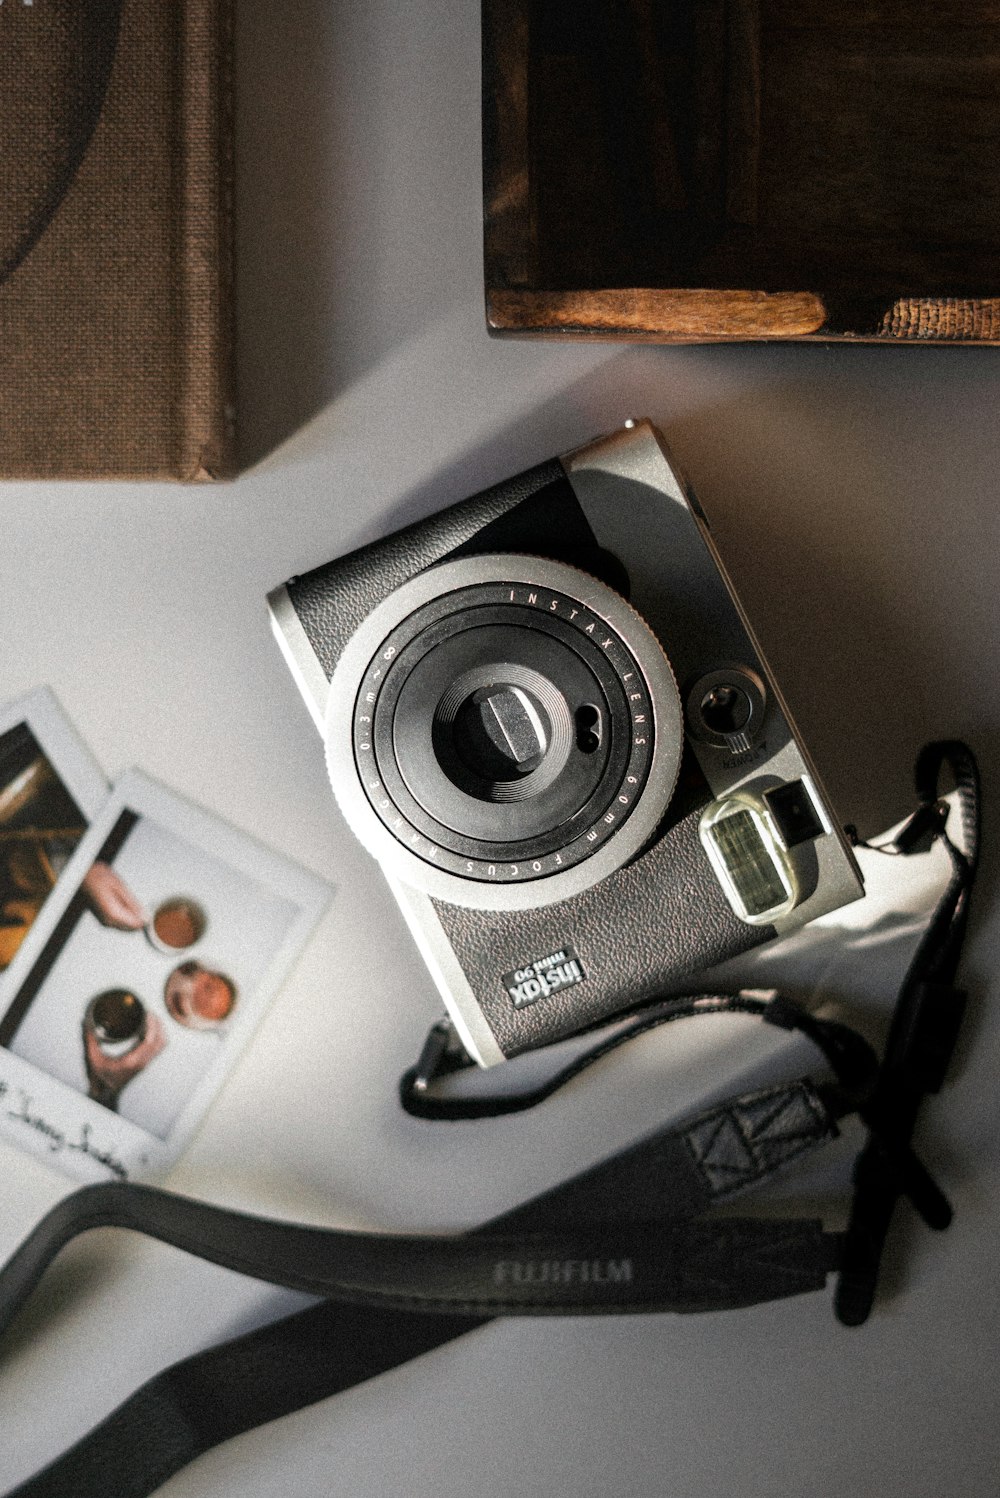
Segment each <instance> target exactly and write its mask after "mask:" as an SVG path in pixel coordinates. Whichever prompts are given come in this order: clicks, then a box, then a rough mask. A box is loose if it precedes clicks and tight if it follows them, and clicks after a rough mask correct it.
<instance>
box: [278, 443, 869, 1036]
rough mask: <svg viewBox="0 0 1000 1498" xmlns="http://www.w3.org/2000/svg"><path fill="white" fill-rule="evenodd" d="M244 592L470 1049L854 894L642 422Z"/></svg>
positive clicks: (814, 794) (745, 639) (598, 1012)
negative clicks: (258, 594)
mask: <svg viewBox="0 0 1000 1498" xmlns="http://www.w3.org/2000/svg"><path fill="white" fill-rule="evenodd" d="M268 602H269V607H270V611H271V618H272V625H273V628H274V632H275V635H276V638H277V640H278V643H279V645H280V646H281V648H282V651H283V653H284V656H285V659H286V661H287V663H288V665H289V668H290V669H291V671H292V674H293V676H294V678H295V680H296V682H297V684H298V686H299V689H300V691H301V693H302V695H303V697H304V699H305V701H306V703H307V705H308V707H309V709H310V712H311V714H312V716H313V719H314V721H315V722H316V725H317V727H318V728H319V729H320V732H321V733H322V734H323V736H324V739H325V742H326V752H327V764H328V768H329V772H330V778H331V784H332V786H333V790H334V793H335V795H336V797H337V800H338V803H339V805H340V807H341V809H342V811H343V813H344V815H345V817H346V819H347V820H348V822H349V824H350V825H351V827H352V828H353V830H354V831H355V833H356V834H357V835H358V837H359V838H360V839H361V841H362V842H363V843H364V845H365V846H366V847H367V848H368V850H369V851H370V852H372V853H373V854H374V855H375V857H377V858H378V860H379V862H380V864H381V866H382V869H383V872H384V874H385V876H386V878H387V880H388V882H389V884H390V887H391V888H392V891H393V893H394V895H395V898H396V900H397V901H398V903H399V906H400V909H401V910H402V912H403V915H404V916H405V918H406V920H407V922H408V924H409V927H410V929H411V932H412V934H413V936H414V938H415V939H416V942H417V944H418V947H419V949H420V951H421V953H422V955H423V957H424V960H425V961H426V963H427V966H428V968H429V970H430V972H431V974H432V976H433V978H434V980H435V983H436V984H437V987H438V989H439V990H440V992H441V995H442V997H443V999H444V1001H445V1004H446V1006H447V1009H448V1011H449V1014H450V1016H451V1018H452V1020H453V1022H454V1024H455V1026H456V1029H457V1030H458V1032H459V1035H460V1036H461V1038H462V1041H463V1043H464V1044H465V1046H466V1048H467V1049H468V1051H469V1053H470V1055H472V1056H474V1057H475V1059H476V1060H477V1061H478V1062H479V1063H480V1064H481V1065H484V1066H489V1065H492V1064H494V1063H495V1062H498V1061H501V1060H503V1059H505V1058H507V1057H510V1056H514V1055H516V1054H518V1053H520V1052H522V1051H526V1050H530V1049H533V1048H535V1047H538V1046H541V1045H545V1044H548V1043H550V1042H552V1041H556V1040H560V1039H563V1038H565V1037H566V1036H569V1035H572V1034H574V1033H576V1032H578V1031H580V1030H584V1029H587V1028H590V1027H592V1026H594V1025H597V1024H600V1023H601V1022H603V1021H606V1020H609V1019H611V1018H613V1017H614V1016H615V1015H616V1014H618V1013H620V1012H622V1011H623V1010H627V1009H632V1008H634V1007H635V1006H637V1005H639V1004H641V1003H643V1002H644V1001H646V1000H649V999H652V998H654V997H656V996H658V995H663V994H669V993H672V992H680V991H683V990H684V989H685V988H688V987H690V984H691V981H692V979H693V978H694V976H695V975H696V974H698V973H699V972H701V971H702V970H703V969H704V968H706V967H710V966H712V965H714V964H715V963H718V962H720V961H723V960H725V959H726V958H729V957H732V956H734V955H736V954H737V953H739V952H742V951H746V950H748V949H749V948H750V947H752V946H755V945H757V944H759V943H761V942H763V941H766V940H768V939H770V938H772V937H773V936H775V935H777V934H779V933H786V932H788V931H792V930H795V929H797V928H798V927H799V926H801V925H803V924H805V923H806V922H807V921H810V920H812V919H814V918H815V917H816V916H818V915H821V914H824V913H825V912H827V911H830V910H834V909H837V908H838V907H840V906H842V905H845V904H847V903H848V902H849V901H851V900H854V899H856V898H858V897H859V896H860V895H861V894H862V893H863V886H862V881H861V876H860V872H859V870H858V867H857V863H856V861H855V859H854V857H853V854H852V852H851V849H850V847H849V846H848V843H847V841H846V839H845V838H844V835H843V833H842V831H841V829H840V827H839V825H838V823H837V820H836V818H835V817H834V815H833V813H832V811H831V809H830V806H829V803H828V801H827V798H826V795H825V793H824V791H823V789H822V786H821V784H820V781H819V779H818V776H817V774H816V771H815V769H814V767H813V765H812V763H811V761H810V759H809V756H808V753H807V751H806V749H805V747H804V745H803V744H802V742H801V740H800V738H799V736H798V733H797V732H796V729H795V727H794V725H793V723H792V720H791V718H790V716H789V713H788V710H787V708H786V706H785V704H784V702H783V701H782V697H781V693H780V691H779V689H778V687H777V685H776V683H775V681H774V678H773V676H772V674H771V672H770V670H769V669H768V667H767V665H766V663H765V661H764V659H763V657H762V654H761V651H760V648H759V646H758V645H757V643H756V641H755V639H754V637H753V633H752V631H751V628H750V625H749V623H748V621H747V619H746V616H745V614H744V612H743V610H742V608H741V606H740V604H739V601H738V599H737V598H736V595H735V593H734V591H733V588H732V585H731V584H730V582H729V580H728V578H727V577H726V574H725V571H724V568H723V566H722V563H721V561H720V559H719V557H718V555H717V553H716V550H715V547H714V545H713V542H712V539H711V535H710V532H709V528H708V524H707V521H706V519H705V516H704V514H703V512H702V511H701V509H700V506H699V505H698V504H697V502H696V501H695V499H694V498H693V496H692V495H691V494H690V493H689V492H687V491H686V490H685V487H684V485H683V483H682V482H681V480H680V478H679V476H678V474H677V471H676V469H675V467H674V466H673V464H672V463H671V461H670V458H669V456H668V454H667V451H666V449H665V446H664V444H663V440H662V438H661V437H660V435H659V433H658V432H657V431H656V430H655V428H653V427H652V426H651V425H650V424H649V423H648V422H629V423H628V424H627V425H626V426H625V427H624V428H623V429H621V430H620V431H617V432H614V433H612V434H611V435H609V436H607V437H604V438H601V439H599V440H598V441H596V442H592V443H589V444H588V445H587V446H586V447H583V448H580V449H578V450H577V451H575V452H572V453H569V454H565V455H564V456H562V457H561V458H557V459H553V460H551V461H550V462H548V463H543V464H540V465H539V466H538V467H536V468H533V469H530V470H528V471H527V472H525V473H522V474H519V475H517V476H516V477H515V478H512V479H510V480H508V481H507V482H505V483H502V484H499V485H496V486H495V487H493V488H491V489H488V490H486V491H484V492H483V493H481V494H478V495H474V496H473V497H472V498H471V499H467V500H464V501H462V502H461V503H459V504H456V505H453V506H451V507H450V508H449V509H446V510H444V511H442V512H440V513H439V514H437V515H433V516H431V517H429V518H428V519H426V520H423V521H420V522H418V523H417V524H415V525H411V526H408V527H407V528H406V529H404V530H401V531H398V532H396V533H395V534H394V535H392V536H389V537H387V538H386V539H384V540H382V541H379V542H376V543H374V544H373V545H370V546H366V547H363V548H361V549H360V550H358V551H355V552H352V553H350V554H349V555H348V556H345V557H341V558H339V559H337V560H335V561H332V562H329V563H327V564H326V565H324V566H321V567H319V568H317V569H315V570H314V571H312V572H310V573H308V574H306V575H304V576H302V577H297V578H293V579H291V580H290V581H289V582H287V583H285V584H284V585H283V586H282V587H280V588H278V589H276V590H275V591H274V592H273V593H272V594H271V595H270V597H269V600H268Z"/></svg>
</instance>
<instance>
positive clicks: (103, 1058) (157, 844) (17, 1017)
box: [0, 771, 330, 1181]
mask: <svg viewBox="0 0 1000 1498" xmlns="http://www.w3.org/2000/svg"><path fill="white" fill-rule="evenodd" d="M329 893H330V891H329V887H328V886H327V885H326V884H324V883H323V882H322V881H321V880H319V879H317V878H315V877H314V876H313V875H311V874H309V873H307V872H306V871H305V870H303V869H301V868H299V867H297V866H296V865H295V864H293V863H291V862H290V861H288V860H287V859H285V858H283V857H281V856H280V855H278V854H276V853H274V852H272V851H270V850H268V849H266V848H263V847H261V846H260V845H259V844H258V843H256V842H254V841H253V840H252V839H251V838H249V837H248V836H246V835H245V834H243V833H241V832H239V831H237V830H236V829H235V828H233V827H231V826H229V825H228V824H226V823H223V822H221V821H219V820H218V819H217V818H216V817H214V816H212V815H211V814H210V813H208V812H206V811H204V810H202V809H200V808H198V807H195V806H193V805H191V804H190V803H189V802H187V801H185V800H183V799H182V798H181V797H179V796H177V795H175V794H173V793H172V792H170V791H168V790H167V789H165V788H164V787H163V786H161V785H158V784H156V783H155V782H153V781H151V780H149V779H148V778H147V777H146V776H144V775H142V774H141V773H140V772H138V771H130V772H129V774H128V775H126V776H125V777H124V779H123V780H122V781H121V782H120V784H119V785H118V786H117V787H116V789H115V791H114V792H113V794H112V796H111V799H110V801H109V802H108V804H107V805H106V807H105V808H104V811H103V812H102V814H101V816H100V818H99V819H98V820H97V821H96V822H95V824H94V825H93V826H92V827H91V828H90V830H89V832H88V833H87V834H86V836H85V837H84V838H83V839H82V840H81V842H80V845H79V847H78V849H77V851H76V853H75V854H74V855H73V858H72V860H71V862H70V864H69V865H68V867H67V869H66V872H65V874H64V876H63V880H62V883H61V886H60V889H59V890H58V892H57V893H56V894H55V895H54V896H53V898H52V899H51V901H50V902H49V904H48V905H47V906H46V908H45V912H44V917H43V918H42V919H39V920H38V921H37V922H36V923H35V926H34V927H33V929H32V931H31V933H30V936H29V937H26V938H25V940H24V942H23V944H22V947H21V950H20V952H19V954H18V957H17V960H16V962H15V963H14V964H12V967H11V971H10V972H9V974H8V983H7V986H6V990H5V1004H4V1010H3V1014H2V1017H0V1132H2V1134H3V1135H4V1136H5V1137H7V1138H8V1139H10V1140H11V1141H12V1142H14V1143H17V1144H20V1145H22V1146H24V1147H27V1148H28V1149H30V1150H32V1151H33V1152H35V1153H36V1154H40V1155H41V1156H42V1157H43V1158H44V1159H47V1160H48V1161H49V1162H50V1163H51V1164H53V1165H55V1166H57V1167H59V1168H61V1169H63V1170H66V1171H67V1172H68V1173H70V1174H72V1175H75V1176H77V1177H79V1178H82V1179H84V1180H88V1181H93V1180H104V1179H108V1178H115V1177H117V1178H118V1179H127V1178H132V1177H147V1176H151V1175H155V1174H156V1173H157V1172H159V1171H160V1170H162V1169H163V1168H164V1167H166V1166H167V1165H169V1164H170V1163H171V1162H172V1161H173V1160H174V1159H175V1158H176V1156H177V1154H178V1153H179V1152H180V1150H181V1149H182V1148H183V1146H184V1144H185V1143H186V1142H187V1140H188V1139H189V1138H190V1136H191V1134H192V1132H193V1131H194V1129H195V1127H196V1126H197V1124H198V1122H199V1121H200V1119H201V1117H202V1115H203V1114H204V1112H205V1109H206V1108H207V1107H208V1105H209V1103H210V1101H211V1099H212V1098H213V1096H214V1095H215V1093H216V1091H217V1089H218V1087H219V1086H220V1084H221V1082H222V1080H223V1078H224V1076H225V1074H226V1072H227V1071H228V1069H229V1067H230V1066H231V1065H232V1063H233V1061H234V1059H235V1058H236V1056H237V1055H238V1054H239V1052H240V1051H241V1050H242V1048H243V1046H244V1045H245V1044H246V1042H247V1040H248V1039H249V1037H250V1035H251V1033H252V1031H253V1029H254V1027H255V1026H256V1024H257V1023H258V1021H259V1020H260V1018H261V1016H262V1014H263V1013H264V1010H265V1008H266V1007H267V1004H268V1003H269V1001H270V999H271V998H272V997H273V995H274V993H275V991H276V990H277V988H278V986H279V984H280V983H281V981H282V979H283V978H284V976H285V974H286V973H287V972H288V970H289V968H290V967H291V965H292V963H293V962H294V961H295V959H296V958H297V956H298V954H299V953H300V951H301V950H302V947H303V945H304V943H305V942H306V940H307V938H308V937H309V935H310V934H311V932H312V930H313V928H314V926H315V925H316V922H317V921H318V919H319V917H320V915H321V914H322V912H323V910H324V908H325V906H326V904H327V901H328V898H329Z"/></svg>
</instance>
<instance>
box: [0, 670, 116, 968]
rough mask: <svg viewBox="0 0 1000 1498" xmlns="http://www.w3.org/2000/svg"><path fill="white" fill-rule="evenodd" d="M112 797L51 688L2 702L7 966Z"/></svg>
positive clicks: (0, 842)
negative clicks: (84, 838)
mask: <svg viewBox="0 0 1000 1498" xmlns="http://www.w3.org/2000/svg"><path fill="white" fill-rule="evenodd" d="M106 799H107V786H106V785H105V784H104V782H103V780H102V778H101V775H100V772H99V771H98V769H97V766H96V765H95V764H94V763H93V761H92V760H91V759H90V757H89V755H88V754H87V752H86V750H85V749H84V747H83V745H82V744H81V743H80V741H79V739H78V738H77V737H76V735H75V734H74V732H73V730H72V728H71V727H70V725H69V723H68V722H67V720H66V719H65V717H64V716H63V715H62V713H61V712H60V710H59V708H58V706H57V704H56V702H55V699H54V698H53V697H52V695H51V694H50V693H49V692H47V691H46V690H44V689H41V690H39V691H37V692H34V693H32V694H31V695H30V696H29V697H24V698H21V699H19V700H18V701H17V702H14V703H11V704H10V705H9V706H8V707H6V708H3V709H0V973H2V972H3V970H4V969H5V968H7V967H9V966H10V964H11V962H12V961H13V959H14V958H15V956H16V955H17V953H18V951H19V949H20V947H21V944H22V942H23V941H24V939H25V937H26V936H27V935H28V932H29V931H30V930H31V928H32V926H33V925H34V923H35V921H36V920H37V918H38V916H39V914H40V912H41V910H42V907H43V906H44V904H45V902H46V900H47V899H48V898H49V895H50V894H51V893H52V891H53V889H54V888H55V886H56V882H57V881H58V879H59V877H60V875H61V874H62V872H63V870H64V869H65V867H66V865H67V863H68V862H69V860H70V858H71V857H72V855H73V853H74V852H75V850H76V847H77V845H78V843H79V842H80V839H81V838H82V837H83V835H84V833H85V832H86V830H87V828H88V826H89V824H90V822H91V820H92V818H93V816H94V815H95V813H96V812H97V811H98V810H99V809H100V806H101V805H102V803H103V802H104V801H105V800H106Z"/></svg>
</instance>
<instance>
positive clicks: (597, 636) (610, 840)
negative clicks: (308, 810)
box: [326, 555, 683, 910]
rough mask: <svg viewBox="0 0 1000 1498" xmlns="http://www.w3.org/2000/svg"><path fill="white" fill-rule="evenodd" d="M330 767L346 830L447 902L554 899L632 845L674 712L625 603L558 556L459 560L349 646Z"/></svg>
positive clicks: (653, 819) (654, 652) (504, 903)
mask: <svg viewBox="0 0 1000 1498" xmlns="http://www.w3.org/2000/svg"><path fill="white" fill-rule="evenodd" d="M326 739H327V764H328V768H329V771H330V778H331V782H332V784H333V789H334V792H335V794H336V796H337V799H338V802H339V803H340V805H341V808H342V810H343V811H344V814H345V816H346V817H347V820H348V821H349V822H350V824H351V826H352V827H353V829H354V831H355V833H356V834H357V835H358V836H359V837H360V839H361V841H362V842H363V843H364V844H365V846H366V847H368V849H369V850H370V851H371V852H372V853H374V854H375V856H376V857H377V858H378V859H379V860H380V861H381V862H382V864H383V865H384V866H385V867H386V869H387V871H389V872H391V873H393V874H395V875H396V876H397V877H398V878H400V879H402V880H403V881H404V882H405V883H408V884H411V885H414V886H416V887H417V888H419V889H422V890H424V891H425V892H426V893H428V894H431V895H434V896H436V897H438V898H440V899H443V900H447V901H449V902H451V903H453V904H459V905H468V906H472V907H478V908H484V909H498V910H499V909H525V908H531V907H534V906H538V905H545V904H549V903H552V902H554V901H556V900H562V899H566V898H568V897H569V896H571V895H574V894H577V893H578V892H579V891H580V890H582V889H586V888H588V887H589V886H590V885H592V884H595V883H597V881H598V880H600V879H603V878H606V877H607V875H608V874H609V873H611V872H613V871H614V869H616V868H618V867H620V866H621V865H622V864H624V863H625V862H627V861H628V860H629V859H630V858H632V857H634V855H635V854H636V853H637V852H638V851H639V849H640V848H641V847H642V846H643V844H644V843H645V842H646V841H647V839H648V838H649V837H650V836H651V834H652V833H653V831H654V830H655V828H656V826H657V824H658V823H659V821H660V819H661V818H662V816H663V813H664V812H665V810H666V808H667V806H668V804H669V802H670V798H671V795H672V793H673V789H674V784H675V782H676V778H677V772H678V768H679V764H680V756H681V750H682V746H683V715H682V710H681V703H680V697H679V694H678V691H677V687H676V684H675V682H674V678H673V674H672V672H671V670H670V666H669V665H668V663H667V660H666V658H665V656H664V655H663V652H662V650H661V649H660V646H659V644H658V642H657V640H656V639H655V637H654V636H653V634H652V633H651V631H650V630H649V629H648V627H647V626H646V625H645V624H644V623H643V621H642V620H641V619H640V618H639V617H638V615H637V614H636V613H635V612H634V610H633V609H632V608H631V607H630V605H629V604H627V603H626V602H625V600H624V599H622V598H621V597H620V596H619V595H618V594H617V593H615V592H614V591H613V590H612V589H610V588H608V587H606V586H605V585H604V584H603V583H601V582H598V581H597V580H596V579H594V578H592V577H589V576H588V575H586V574H584V573H581V572H578V571H576V570H575V569H574V568H572V567H568V566H565V565H564V564H562V563H558V562H552V561H548V560H545V559H541V558H533V557H525V556H519V555H495V556H494V555H490V556H482V557H468V558H463V559H461V560H458V561H452V562H445V563H443V564H441V565H440V566H437V567H433V568H430V569H428V570H427V571H426V572H423V573H420V574H418V575H417V576H416V577H414V578H411V579H410V580H409V581H408V582H407V583H405V584H404V585H403V586H402V587H400V588H399V589H397V590H396V592H395V593H393V594H391V595H390V596H389V598H387V599H386V600H385V601H384V602H383V603H382V604H381V605H380V606H379V607H378V608H377V609H376V610H375V611H374V612H373V613H372V614H371V615H370V616H369V617H368V619H366V620H365V622H364V624H363V625H362V626H361V627H360V629H359V630H358V631H357V633H356V634H355V635H354V637H353V638H352V640H351V641H350V642H349V644H348V646H347V647H346V648H345V650H344V652H343V654H342V656H341V659H340V662H339V663H338V666H337V669H336V672H335V674H334V678H333V682H332V685H331V689H330V697H329V705H328V711H327V720H326Z"/></svg>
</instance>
